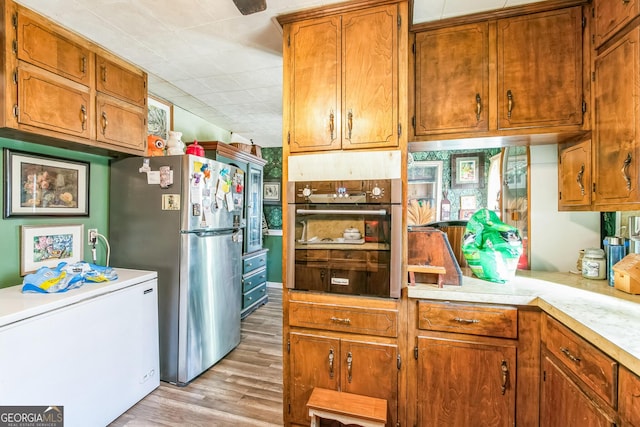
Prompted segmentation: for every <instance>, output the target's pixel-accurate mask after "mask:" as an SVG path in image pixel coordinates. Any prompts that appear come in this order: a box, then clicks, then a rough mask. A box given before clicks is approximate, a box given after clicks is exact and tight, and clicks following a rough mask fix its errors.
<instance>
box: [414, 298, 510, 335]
mask: <svg viewBox="0 0 640 427" xmlns="http://www.w3.org/2000/svg"><path fill="white" fill-rule="evenodd" d="M418 328H420V329H426V330H430V331H442V332H457V333H462V334H472V335H486V336H492V337H502V338H517V337H518V309H517V308H515V307H508V306H489V305H480V304H478V305H476V304H455V303H449V302H434V301H419V302H418Z"/></svg>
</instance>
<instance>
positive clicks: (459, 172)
mask: <svg viewBox="0 0 640 427" xmlns="http://www.w3.org/2000/svg"><path fill="white" fill-rule="evenodd" d="M481 187H484V153H464V154H452V155H451V188H461V189H464V188H481Z"/></svg>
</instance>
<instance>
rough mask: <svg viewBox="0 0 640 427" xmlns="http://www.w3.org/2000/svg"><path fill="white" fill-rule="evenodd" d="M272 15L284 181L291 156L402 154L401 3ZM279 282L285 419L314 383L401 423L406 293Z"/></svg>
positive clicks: (405, 24)
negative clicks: (360, 399) (361, 399)
mask: <svg viewBox="0 0 640 427" xmlns="http://www.w3.org/2000/svg"><path fill="white" fill-rule="evenodd" d="M278 21H279V23H280V24H281V25H282V26H283V61H284V62H283V64H284V79H283V174H284V179H285V181H287V179H288V178H289V177H288V175H287V174H288V169H287V166H288V164H289V163H288V162H289V159H290V158H292V157H293V156H304V155H309V154H314V155H324V153H320V152H329V151H333V152H339V151H342V150H351V151H357V150H360V151H361V152H362V153H361V154H363V155H364V153H365V152H366V151H368V150H378V149H385V150H399V151H400V152H401V153H403V154H405V155H406V140H407V139H406V123H407V111H406V91H407V74H408V56H407V49H408V47H407V46H408V28H409V18H408V3H407V2H406V1H405V0H380V1H373V0H357V1H350V2H346V3H342V4H337V5H332V6H327V7H320V8H314V9H308V10H303V11H301V12H296V13H292V14H288V15H282V16H279V17H278ZM330 168H331V166H330V165H328V166H327V169H328V170H330ZM337 172H338V173H340V171H337ZM310 179H313V178H310ZM283 188H285V191H286V186H284V187H283ZM285 196H286V194H285ZM283 215H285V218H284V219H283V224H285V226H284V230H283V234H284V238H283V251H284V252H285V253H287V242H288V241H289V239H288V238H287V236H288V233H289V232H293V230H291V231H290V230H288V229H287V226H286V224H287V220H286V215H287V212H286V210H284V212H283ZM399 238H403V237H401V236H400V237H399ZM284 269H285V270H286V265H285V266H284ZM286 278H287V273H286V271H283V279H284V280H285V281H286V280H287V279H286ZM288 285H289V284H287V283H285V287H284V291H283V383H284V393H283V394H284V395H283V414H284V421H285V425H286V426H302V425H307V426H308V425H309V423H310V419H309V417H308V410H307V408H306V403H307V400H308V399H309V397H310V395H311V392H312V391H313V389H314V388H315V387H322V388H327V389H332V390H338V391H342V392H348V393H355V394H360V395H365V396H369V397H375V398H380V399H384V400H385V401H386V402H387V420H388V421H387V426H389V427H391V426H397V425H405V420H406V416H405V409H404V404H403V403H402V402H404V401H405V393H406V387H404V382H405V372H406V369H405V368H404V365H403V363H402V360H403V355H404V354H405V353H406V337H405V334H403V333H401V330H400V329H399V325H400V324H401V322H402V321H403V315H402V313H404V310H403V307H404V305H405V302H406V301H405V300H406V295H405V296H404V297H403V298H402V299H395V298H378V297H362V296H356V295H353V296H352V295H342V294H334V293H323V292H317V291H302V290H296V289H290V288H288V287H287V286H288ZM291 285H293V284H291ZM292 287H293V286H292Z"/></svg>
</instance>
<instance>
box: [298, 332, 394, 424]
mask: <svg viewBox="0 0 640 427" xmlns="http://www.w3.org/2000/svg"><path fill="white" fill-rule="evenodd" d="M398 355H399V353H398V346H397V345H393V344H387V343H376V342H367V341H360V340H358V339H352V338H350V337H347V336H344V337H340V336H328V335H323V334H313V333H302V332H291V333H290V334H289V357H290V382H291V383H290V401H289V417H288V418H289V419H290V421H291V422H293V423H299V424H306V425H309V423H310V419H309V417H308V415H307V414H308V411H307V407H306V403H307V400H309V396H310V395H311V392H312V391H313V388H314V387H321V388H327V389H331V390H340V391H344V392H347V393H355V394H363V395H366V396H371V397H378V398H381V399H385V400H387V402H388V414H387V418H388V420H389V421H388V422H387V426H395V425H396V421H397V419H398V366H397V365H398V361H397V360H398Z"/></svg>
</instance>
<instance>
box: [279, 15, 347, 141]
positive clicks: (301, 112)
mask: <svg viewBox="0 0 640 427" xmlns="http://www.w3.org/2000/svg"><path fill="white" fill-rule="evenodd" d="M340 40H341V19H340V17H339V16H331V17H326V18H320V19H313V20H308V21H303V22H297V23H294V24H292V25H291V31H290V43H291V48H290V52H291V54H290V57H289V61H290V62H289V64H288V65H289V67H288V68H289V70H290V71H289V81H288V84H289V87H290V89H289V90H290V96H291V105H290V108H291V118H290V147H291V151H292V152H302V151H313V150H333V149H338V148H340V129H341V123H342V122H341V114H340V111H341V108H340V97H341V91H340V77H341V55H340V47H341V46H340Z"/></svg>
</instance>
